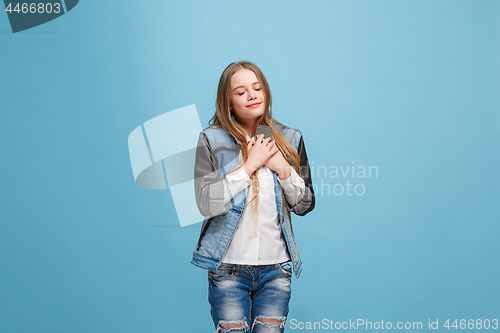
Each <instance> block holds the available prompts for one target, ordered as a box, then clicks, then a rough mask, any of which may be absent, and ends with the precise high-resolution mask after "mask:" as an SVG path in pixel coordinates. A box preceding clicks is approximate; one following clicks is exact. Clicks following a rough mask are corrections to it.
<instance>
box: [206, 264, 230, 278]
mask: <svg viewBox="0 0 500 333" xmlns="http://www.w3.org/2000/svg"><path fill="white" fill-rule="evenodd" d="M232 276H233V268H232V267H230V266H227V267H219V268H217V270H216V271H212V270H208V277H209V278H211V279H212V280H223V279H229V278H230V277H232Z"/></svg>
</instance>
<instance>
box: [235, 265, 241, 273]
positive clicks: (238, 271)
mask: <svg viewBox="0 0 500 333" xmlns="http://www.w3.org/2000/svg"><path fill="white" fill-rule="evenodd" d="M239 274H240V265H234V275H239Z"/></svg>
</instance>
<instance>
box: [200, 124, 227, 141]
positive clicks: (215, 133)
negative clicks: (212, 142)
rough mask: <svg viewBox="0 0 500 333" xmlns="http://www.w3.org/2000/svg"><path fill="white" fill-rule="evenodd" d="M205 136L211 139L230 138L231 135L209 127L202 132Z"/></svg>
mask: <svg viewBox="0 0 500 333" xmlns="http://www.w3.org/2000/svg"><path fill="white" fill-rule="evenodd" d="M202 134H204V135H205V136H206V137H207V138H209V139H222V138H229V137H230V134H229V133H227V132H226V131H225V130H224V129H222V128H220V127H216V126H209V127H207V128H205V129H204V130H203V131H201V133H200V135H202Z"/></svg>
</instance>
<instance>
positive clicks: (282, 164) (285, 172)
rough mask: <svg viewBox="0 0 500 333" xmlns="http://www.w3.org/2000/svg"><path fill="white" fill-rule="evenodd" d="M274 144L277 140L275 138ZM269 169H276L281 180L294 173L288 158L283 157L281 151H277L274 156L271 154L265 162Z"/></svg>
mask: <svg viewBox="0 0 500 333" xmlns="http://www.w3.org/2000/svg"><path fill="white" fill-rule="evenodd" d="M272 142H273V145H276V142H275V141H274V140H273V141H272ZM264 165H265V166H267V167H268V168H269V169H271V170H273V171H275V172H276V173H277V174H278V177H279V178H280V179H281V180H284V179H287V178H288V177H290V175H291V174H292V169H291V166H290V164H289V163H288V161H287V160H285V158H284V157H283V154H282V153H281V151H279V150H278V151H277V152H276V153H275V154H274V155H273V156H271V157H270V158H269V159H268V160H267V161H266V163H264Z"/></svg>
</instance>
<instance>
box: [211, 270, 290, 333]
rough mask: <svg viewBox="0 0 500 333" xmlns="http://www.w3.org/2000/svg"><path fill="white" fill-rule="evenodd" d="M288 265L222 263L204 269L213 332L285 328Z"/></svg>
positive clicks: (262, 332)
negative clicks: (214, 330) (218, 265)
mask: <svg viewBox="0 0 500 333" xmlns="http://www.w3.org/2000/svg"><path fill="white" fill-rule="evenodd" d="M291 277H292V268H291V266H290V264H289V263H286V262H284V263H281V264H274V265H258V266H257V265H255V266H249V265H236V264H226V263H222V264H221V266H220V267H219V268H218V269H217V271H216V272H214V271H210V270H209V271H208V282H209V289H208V301H209V303H210V306H211V308H210V314H211V315H212V319H213V321H214V324H215V327H216V329H217V333H229V332H231V333H233V332H234V333H236V332H253V333H271V332H272V333H274V332H283V331H284V330H285V321H286V317H287V315H288V303H289V301H290V293H291V289H290V284H291V281H292V280H291Z"/></svg>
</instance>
